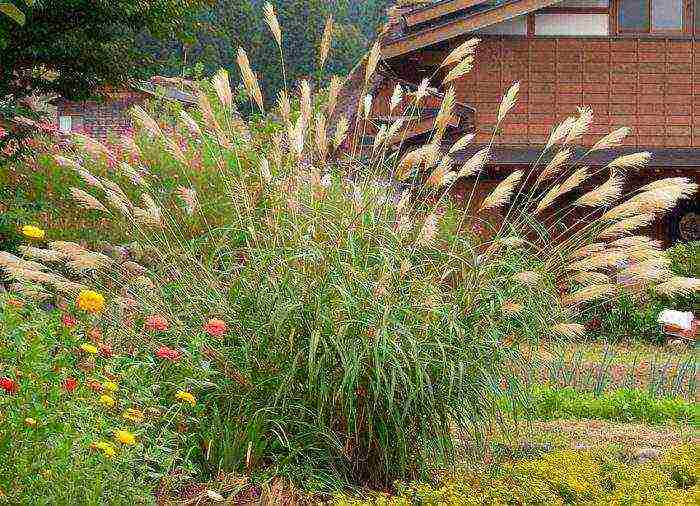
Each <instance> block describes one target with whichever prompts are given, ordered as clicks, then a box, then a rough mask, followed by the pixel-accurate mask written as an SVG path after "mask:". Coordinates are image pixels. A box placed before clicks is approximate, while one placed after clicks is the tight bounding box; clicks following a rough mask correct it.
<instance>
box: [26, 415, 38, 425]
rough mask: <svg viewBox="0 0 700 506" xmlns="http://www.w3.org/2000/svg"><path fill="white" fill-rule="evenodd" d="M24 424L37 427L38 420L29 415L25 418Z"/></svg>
mask: <svg viewBox="0 0 700 506" xmlns="http://www.w3.org/2000/svg"><path fill="white" fill-rule="evenodd" d="M24 424H25V425H26V426H27V427H36V420H34V418H31V417H27V418H25V419H24Z"/></svg>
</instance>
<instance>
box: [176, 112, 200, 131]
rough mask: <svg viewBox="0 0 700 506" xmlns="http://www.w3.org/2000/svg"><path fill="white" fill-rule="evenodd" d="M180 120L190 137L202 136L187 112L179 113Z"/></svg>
mask: <svg viewBox="0 0 700 506" xmlns="http://www.w3.org/2000/svg"><path fill="white" fill-rule="evenodd" d="M180 120H181V121H182V122H183V123H184V124H185V127H186V128H187V130H188V131H189V132H190V135H192V136H194V137H197V138H199V137H201V136H202V129H201V128H199V124H198V123H197V122H196V121H195V120H194V119H193V118H192V116H190V115H189V114H188V113H187V111H180Z"/></svg>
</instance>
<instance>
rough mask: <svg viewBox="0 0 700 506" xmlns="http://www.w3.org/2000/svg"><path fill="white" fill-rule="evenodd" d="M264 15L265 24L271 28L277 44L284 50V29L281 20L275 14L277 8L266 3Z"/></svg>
mask: <svg viewBox="0 0 700 506" xmlns="http://www.w3.org/2000/svg"><path fill="white" fill-rule="evenodd" d="M263 14H264V15H265V22H266V23H267V26H269V27H270V31H271V32H272V36H273V37H274V38H275V41H276V42H277V46H279V48H280V49H282V29H281V28H280V23H279V20H278V19H277V15H276V14H275V7H274V6H273V5H272V4H271V3H270V2H265V6H264V7H263Z"/></svg>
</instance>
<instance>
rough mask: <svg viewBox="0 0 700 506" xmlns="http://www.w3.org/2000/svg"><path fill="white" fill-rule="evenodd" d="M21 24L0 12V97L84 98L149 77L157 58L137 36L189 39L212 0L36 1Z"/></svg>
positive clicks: (14, 0) (17, 0) (16, 0)
mask: <svg viewBox="0 0 700 506" xmlns="http://www.w3.org/2000/svg"><path fill="white" fill-rule="evenodd" d="M12 1H13V2H14V3H15V4H16V5H17V6H22V7H23V8H24V13H25V15H26V22H25V24H24V25H20V24H18V23H17V22H15V21H14V20H12V19H10V18H9V17H7V16H2V17H0V55H1V59H0V97H7V96H13V97H15V99H16V98H18V97H22V96H26V95H29V94H31V93H56V94H59V95H61V96H64V97H67V98H72V99H81V98H86V97H88V96H90V95H91V94H92V93H94V91H95V89H96V88H97V87H99V86H103V85H120V84H123V83H126V82H128V81H129V80H130V79H133V78H135V77H146V74H147V72H148V71H149V68H151V67H152V65H153V64H154V63H155V61H154V60H153V58H152V57H151V56H152V55H150V54H149V53H148V52H147V51H144V50H143V48H142V47H140V46H139V45H138V44H137V43H136V41H137V40H138V37H139V36H142V35H143V34H149V35H150V36H152V37H154V38H161V39H175V38H180V39H182V40H185V41H190V42H191V41H193V40H194V37H195V34H196V31H197V30H198V29H199V26H198V23H199V21H198V18H199V16H200V13H201V11H202V8H204V7H207V6H209V5H210V4H211V3H212V0H36V1H35V2H34V3H33V4H32V6H31V7H26V6H24V5H23V4H24V2H23V0H12Z"/></svg>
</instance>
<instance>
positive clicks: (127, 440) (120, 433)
mask: <svg viewBox="0 0 700 506" xmlns="http://www.w3.org/2000/svg"><path fill="white" fill-rule="evenodd" d="M114 438H115V439H116V440H117V441H119V442H120V443H121V444H125V445H135V444H136V438H135V437H134V435H133V434H132V433H131V432H129V431H128V430H117V431H115V432H114Z"/></svg>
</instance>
